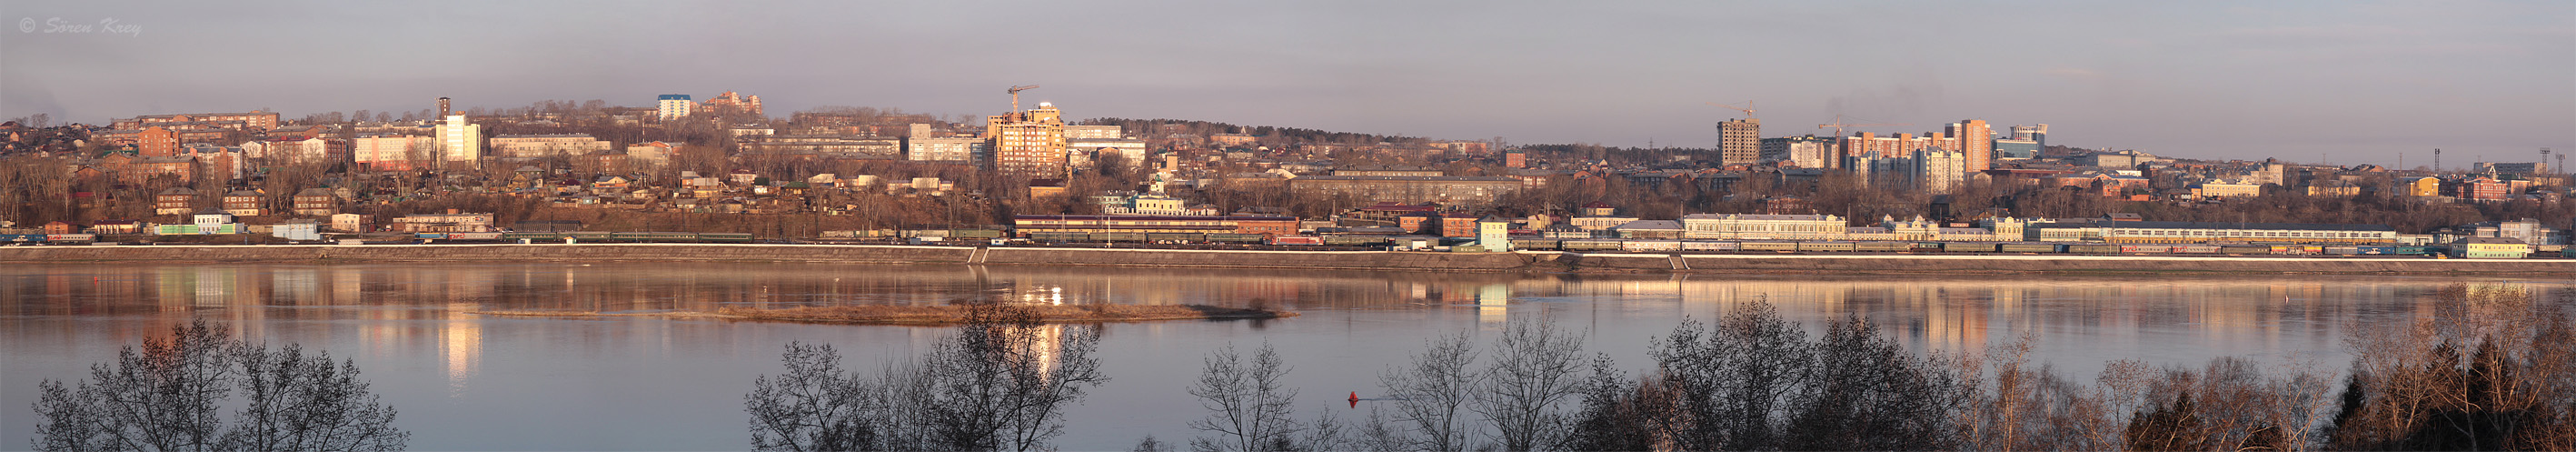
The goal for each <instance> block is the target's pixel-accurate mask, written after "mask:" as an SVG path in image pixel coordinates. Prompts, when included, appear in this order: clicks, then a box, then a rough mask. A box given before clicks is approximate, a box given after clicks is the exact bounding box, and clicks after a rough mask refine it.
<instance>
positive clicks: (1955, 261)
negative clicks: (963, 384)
mask: <svg viewBox="0 0 2576 452" xmlns="http://www.w3.org/2000/svg"><path fill="white" fill-rule="evenodd" d="M612 261H625V262H841V263H884V264H989V265H1093V266H1141V267H1206V268H1221V267H1232V268H1307V269H1383V270H1437V271H1483V272H1505V271H1575V272H1586V271H1609V272H1694V273H1726V272H1780V273H1798V272H1814V273H1934V272H1942V273H1950V272H1995V273H2006V272H2009V273H2065V272H2102V273H2167V272H2210V273H2431V274H2567V275H2576V260H2570V259H2515V260H2460V259H2441V260H2437V259H2425V258H2331V257H2282V258H2272V257H2148V256H2042V255H2028V256H1959V255H1795V254H1781V255H1766V254H1722V255H1684V256H1679V257H1676V256H1672V255H1664V254H1579V253H1564V254H1558V253H1530V252H1523V253H1433V252H1383V251H1230V250H1229V251H1217V250H1137V249H1084V248H1017V247H1002V248H983V249H978V248H966V247H943V246H890V245H705V244H571V245H566V244H543V245H350V246H342V245H254V246H221V245H213V246H169V245H153V246H21V247H0V264H42V263H57V262H59V263H78V262H91V263H96V262H144V263H165V262H166V263H192V262H241V263H258V262H277V263H330V262H612Z"/></svg>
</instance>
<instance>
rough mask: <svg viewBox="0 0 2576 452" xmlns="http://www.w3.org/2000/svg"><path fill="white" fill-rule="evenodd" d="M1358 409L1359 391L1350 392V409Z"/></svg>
mask: <svg viewBox="0 0 2576 452" xmlns="http://www.w3.org/2000/svg"><path fill="white" fill-rule="evenodd" d="M1359 407H1360V393H1359V391H1351V408H1359Z"/></svg>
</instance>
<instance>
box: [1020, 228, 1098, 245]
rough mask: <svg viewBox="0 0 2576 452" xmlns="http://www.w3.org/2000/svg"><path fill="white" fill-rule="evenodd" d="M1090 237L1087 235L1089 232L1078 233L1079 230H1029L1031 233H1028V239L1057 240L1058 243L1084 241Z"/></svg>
mask: <svg viewBox="0 0 2576 452" xmlns="http://www.w3.org/2000/svg"><path fill="white" fill-rule="evenodd" d="M1090 238H1091V237H1090V235H1089V234H1084V233H1080V232H1059V231H1047V232H1031V233H1029V240H1035V241H1040V242H1058V243H1061V242H1080V241H1084V240H1089V239H1090Z"/></svg>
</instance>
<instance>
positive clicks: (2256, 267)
mask: <svg viewBox="0 0 2576 452" xmlns="http://www.w3.org/2000/svg"><path fill="white" fill-rule="evenodd" d="M1562 262H1564V263H1565V264H1567V265H1569V266H1573V267H1577V268H1592V269H1626V270H1632V271H1683V272H1729V271H1740V272H1855V273H1912V272H1922V273H1932V272H1945V273H1950V272H1997V273H2005V272H2009V273H2033V272H2040V273H2047V272H2105V273H2167V272H2217V273H2481V274H2485V273H2492V274H2576V260H2570V259H2508V260H2470V259H2430V258H2420V257H2407V258H2395V257H2389V258H2379V257H2372V258H2351V257H2173V256H2161V257H2159V256H2042V255H2030V256H1955V255H1844V256H1835V255H1790V254H1783V255H1760V254H1725V255H1684V256H1682V257H1681V259H1680V262H1679V263H1678V266H1679V267H1681V268H1680V269H1676V268H1675V267H1676V263H1675V262H1674V259H1673V257H1672V256H1670V255H1653V254H1649V255H1622V254H1589V255H1586V254H1569V255H1567V256H1566V257H1564V258H1563V259H1562Z"/></svg>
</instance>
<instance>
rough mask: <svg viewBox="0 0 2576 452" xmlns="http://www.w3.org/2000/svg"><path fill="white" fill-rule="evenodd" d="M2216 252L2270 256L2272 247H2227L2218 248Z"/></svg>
mask: <svg viewBox="0 0 2576 452" xmlns="http://www.w3.org/2000/svg"><path fill="white" fill-rule="evenodd" d="M2218 252H2219V253H2220V254H2272V247H2270V246H2265V245H2227V246H2221V247H2218Z"/></svg>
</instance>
